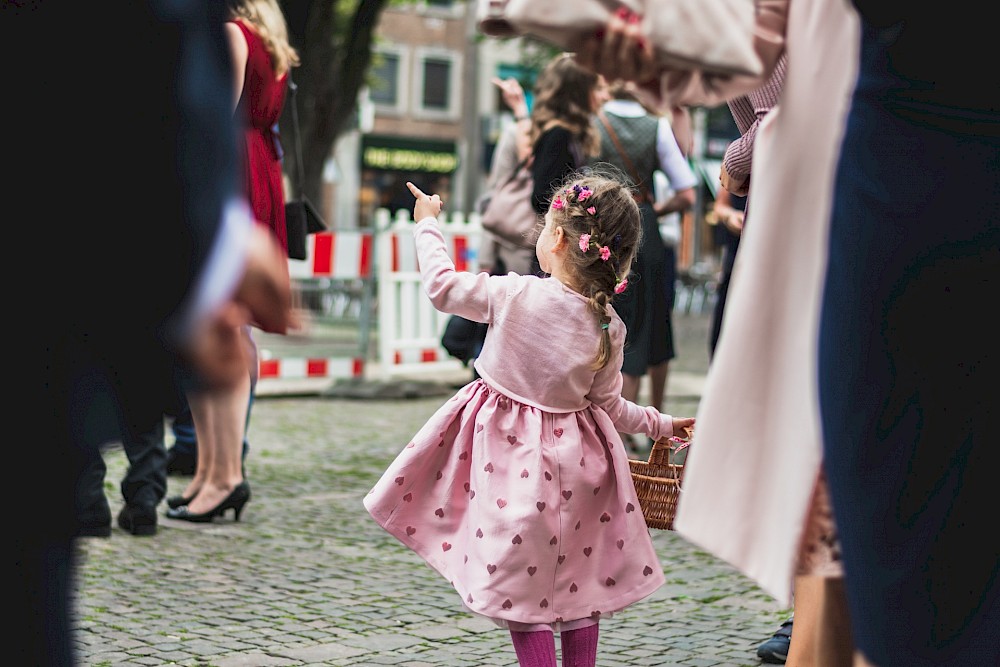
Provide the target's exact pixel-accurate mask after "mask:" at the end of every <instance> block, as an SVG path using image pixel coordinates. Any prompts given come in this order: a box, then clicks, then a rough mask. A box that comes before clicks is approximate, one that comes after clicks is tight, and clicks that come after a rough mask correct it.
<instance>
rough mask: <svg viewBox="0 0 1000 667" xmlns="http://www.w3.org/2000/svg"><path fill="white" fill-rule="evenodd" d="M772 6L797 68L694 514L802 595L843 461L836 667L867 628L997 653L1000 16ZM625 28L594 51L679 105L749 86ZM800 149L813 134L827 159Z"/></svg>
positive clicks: (932, 666) (761, 147)
mask: <svg viewBox="0 0 1000 667" xmlns="http://www.w3.org/2000/svg"><path fill="white" fill-rule="evenodd" d="M756 9H757V11H756V14H755V21H756V26H755V28H754V32H753V37H754V40H755V45H756V48H757V52H758V54H759V55H760V56H761V59H762V61H763V62H764V64H765V67H764V70H765V75H766V74H767V72H768V71H769V69H770V68H771V67H773V63H774V61H775V59H776V57H777V55H778V54H779V53H780V51H781V50H783V49H784V48H785V47H786V46H787V48H788V53H789V58H788V70H787V74H786V78H785V85H784V88H783V91H782V100H781V109H780V113H777V114H771V115H770V116H769V118H768V119H766V120H765V122H764V125H763V126H762V128H761V133H760V134H759V135H758V138H757V143H756V146H755V152H754V162H755V165H754V171H755V173H756V174H757V176H756V177H755V179H756V182H755V184H754V186H753V192H752V195H751V206H752V207H753V212H752V215H753V222H752V223H751V224H750V225H749V226H747V228H746V229H745V230H744V234H743V239H742V240H741V244H740V245H741V247H740V255H739V257H738V260H737V264H736V267H735V275H734V281H733V285H732V287H731V292H730V296H729V302H728V304H727V310H728V312H729V313H730V315H732V316H730V315H727V317H726V323H725V327H726V329H725V331H726V334H725V335H724V336H723V337H722V338H721V339H720V341H719V347H718V349H717V352H716V356H715V358H714V360H713V363H712V366H711V367H710V369H709V378H708V383H707V386H706V390H705V395H704V398H703V400H702V402H701V404H700V406H699V413H698V420H699V425H700V426H701V429H700V430H699V441H698V442H697V443H695V445H694V446H693V447H692V450H691V451H692V454H691V456H689V457H688V467H687V469H686V471H685V496H684V498H683V500H682V502H681V503H680V505H679V508H678V515H677V522H676V526H677V530H678V532H679V533H680V534H681V535H682V536H684V537H685V538H687V539H690V540H692V541H694V542H696V543H698V544H699V545H701V546H703V547H705V548H707V549H708V550H709V551H710V552H712V553H715V554H716V555H720V556H722V557H723V558H726V559H727V560H729V561H730V562H733V563H734V564H736V565H737V566H738V567H739V568H740V569H742V570H743V571H746V572H749V573H750V574H751V575H752V576H753V577H754V578H755V579H757V580H758V581H759V582H762V583H763V584H765V587H766V588H768V589H769V590H772V591H774V592H777V593H778V594H779V596H780V597H782V598H787V594H788V591H789V588H790V585H791V577H790V575H791V574H792V573H793V572H796V568H799V570H798V571H799V572H801V567H802V566H803V564H807V563H808V560H809V555H810V554H809V553H808V552H802V551H800V547H801V546H802V545H803V544H804V543H807V540H806V542H803V539H802V538H803V533H804V532H805V527H806V525H807V524H806V523H805V522H803V518H804V517H807V516H809V508H810V507H813V508H815V504H814V503H813V502H811V501H809V500H808V499H813V498H814V493H815V491H817V490H818V487H817V484H816V481H817V480H819V479H820V474H821V472H825V474H826V477H827V480H828V483H829V493H830V499H831V501H832V506H833V513H834V516H835V517H836V525H837V531H838V538H839V545H840V549H841V553H842V560H843V566H844V577H843V578H842V579H835V580H831V582H830V586H831V590H835V589H836V588H839V587H842V589H843V596H844V599H846V605H847V610H848V611H849V618H850V621H849V624H848V623H844V625H843V627H842V628H840V630H841V631H840V632H839V633H838V635H839V637H840V646H838V647H836V649H835V650H834V651H832V653H833V654H834V655H831V656H830V660H831V661H830V663H829V664H838V665H839V664H843V660H842V658H841V656H840V650H842V649H843V648H844V646H845V645H846V643H847V638H848V637H850V638H851V641H852V642H853V644H854V646H855V647H856V649H857V650H856V651H854V652H853V663H854V664H855V665H878V666H879V667H891V666H895V665H899V666H901V667H902V666H905V667H959V666H966V665H996V664H1000V642H997V638H996V629H997V627H1000V582H998V581H997V575H998V571H1000V556H998V553H997V550H996V549H995V548H989V547H986V546H985V545H984V543H983V540H984V539H987V538H988V536H989V535H991V534H992V533H993V532H994V526H993V523H994V522H993V520H992V517H991V516H990V515H989V513H988V512H984V511H983V508H984V507H990V506H991V505H992V501H993V495H994V494H993V493H992V491H993V486H994V482H993V476H992V472H993V471H994V470H996V468H997V463H998V458H1000V454H998V453H997V447H996V443H997V442H998V441H1000V420H998V419H997V401H996V390H995V381H996V377H997V376H998V375H1000V363H998V359H1000V355H997V353H996V340H997V339H998V337H1000V324H998V323H997V322H996V321H995V318H993V319H987V320H984V319H983V317H982V310H981V307H982V303H984V302H985V300H986V299H988V298H989V296H990V295H992V294H994V293H995V292H996V291H997V289H998V288H1000V285H998V282H1000V226H998V225H997V224H996V220H997V218H998V216H1000V98H998V94H997V90H998V89H1000V88H998V85H997V83H998V81H997V74H996V73H995V72H987V73H984V78H985V80H983V78H981V77H969V76H968V70H969V67H970V65H971V66H975V64H977V63H981V62H988V61H989V60H990V59H991V58H992V38H993V33H992V29H991V27H990V26H988V25H986V24H987V22H984V21H983V20H982V17H981V15H980V10H979V7H978V6H974V5H973V4H972V3H968V2H964V3H961V2H960V3H958V4H956V5H950V6H949V7H948V11H947V12H942V11H940V8H939V7H935V6H929V5H921V4H918V3H904V2H899V1H894V2H871V1H869V0H853V2H850V3H847V2H842V1H840V0H837V1H835V0H790V1H788V2H766V3H759V5H758V6H757V8H756ZM606 35H607V38H606V39H605V40H604V41H603V43H601V42H600V41H599V40H596V39H595V40H593V43H591V44H589V45H588V46H587V47H585V52H584V53H583V54H582V55H583V59H584V60H585V61H586V62H587V63H589V66H591V67H594V68H595V69H596V70H597V71H601V72H602V73H604V74H605V75H606V76H607V75H608V72H607V70H608V69H610V70H613V71H615V72H617V73H618V74H619V75H621V76H626V77H627V78H630V79H632V80H635V81H644V82H645V81H649V82H650V83H651V84H652V85H651V86H649V87H647V88H646V90H647V91H648V92H649V93H650V94H651V95H652V96H654V97H657V98H659V99H660V101H661V102H662V101H663V100H664V98H665V97H666V98H677V97H680V98H683V101H687V102H690V101H691V98H692V97H700V98H701V99H702V101H706V100H711V99H714V100H719V99H720V98H724V97H725V96H727V95H730V94H732V95H736V94H740V93H742V92H745V90H744V89H743V86H744V85H746V84H748V83H749V82H746V81H741V80H736V79H733V80H729V81H725V80H713V78H712V77H709V76H706V75H704V73H702V72H696V73H694V74H691V73H678V72H671V73H669V75H667V76H660V75H661V74H662V73H663V72H662V70H661V68H659V67H657V66H655V65H654V63H653V58H652V54H651V51H650V50H649V49H648V47H647V46H645V45H643V43H642V42H641V40H640V39H638V37H639V35H638V33H637V30H636V26H631V27H630V26H629V25H628V24H626V22H625V21H622V20H617V19H616V20H615V21H614V22H613V23H612V25H609V26H608V28H607V31H606ZM609 63H610V64H609ZM751 85H752V84H751ZM789 145H808V146H809V147H810V152H809V155H808V160H801V159H800V158H799V157H798V156H797V155H796V154H795V153H794V152H788V151H787V150H782V147H785V146H789ZM789 192H792V193H794V196H792V197H789ZM765 273H766V275H765ZM928 326H933V327H934V333H933V335H932V336H929V335H920V334H919V332H920V331H922V330H925V329H926V328H927V327H928ZM730 327H732V328H730ZM738 328H743V329H744V330H743V331H740V332H737V329H738ZM733 341H736V342H735V343H733ZM748 341H753V342H756V343H758V348H759V349H758V350H756V353H755V354H750V353H748V351H747V349H746V343H747V342H748ZM737 357H741V358H737ZM753 360H758V361H756V362H754V361H753ZM762 408H763V409H766V413H768V414H771V413H773V414H781V415H783V416H782V418H781V422H780V423H779V424H776V428H775V429H773V431H771V432H769V433H767V436H766V437H767V439H766V440H765V439H763V438H758V437H751V438H749V439H748V438H745V437H744V438H743V439H742V441H741V447H740V448H738V449H739V450H740V452H739V453H738V454H736V455H732V453H731V452H732V450H733V447H732V441H733V437H732V436H733V435H734V433H735V431H737V430H741V431H742V430H743V429H738V426H737V425H738V424H741V423H743V422H744V420H745V419H746V418H748V417H749V418H752V417H750V416H751V415H753V416H756V417H759V415H760V414H761V413H762ZM772 411H773V412H772ZM744 435H745V434H744ZM803 443H804V444H805V445H806V446H803ZM723 447H724V448H725V449H726V450H728V452H729V455H728V458H727V459H725V460H721V459H719V458H718V456H715V455H714V454H717V453H718V451H719V450H721V449H722V448H723ZM720 464H721V467H720ZM765 478H767V479H780V480H782V484H780V485H762V484H761V483H760V481H761V479H765ZM774 487H781V488H780V489H777V488H774ZM720 489H724V492H720ZM793 492H794V493H793ZM729 510H732V511H729ZM747 525H752V526H753V530H752V531H748V530H746V526H747ZM796 589H797V590H798V589H799V583H798V581H796ZM831 599H832V598H831ZM848 660H851V657H848Z"/></svg>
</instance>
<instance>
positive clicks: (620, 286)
mask: <svg viewBox="0 0 1000 667" xmlns="http://www.w3.org/2000/svg"><path fill="white" fill-rule="evenodd" d="M626 287H628V278H622V279H621V280H619V281H618V282H617V283H616V284H615V294H621V293H622V292H624V291H625V288H626Z"/></svg>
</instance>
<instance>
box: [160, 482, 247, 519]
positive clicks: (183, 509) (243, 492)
mask: <svg viewBox="0 0 1000 667" xmlns="http://www.w3.org/2000/svg"><path fill="white" fill-rule="evenodd" d="M248 500H250V485H249V484H247V483H246V480H244V481H242V482H240V483H239V484H237V485H236V488H234V489H233V490H232V491H231V492H230V493H229V495H228V496H226V497H225V499H223V501H222V502H221V503H219V504H218V505H216V506H215V507H213V508H212V509H210V510H208V511H207V512H202V513H201V514H192V513H191V512H190V511H189V510H188V508H187V505H181V506H180V507H175V508H172V509H168V510H167V518H169V519H180V520H181V521H190V522H192V523H211V521H212V519H214V518H215V517H217V516H225V514H226V510H228V509H231V510H233V512H234V514H235V516H234V518H233V521H239V520H240V514H242V513H243V506H244V505H246V504H247V501H248Z"/></svg>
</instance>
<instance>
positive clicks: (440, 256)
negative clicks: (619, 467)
mask: <svg viewBox="0 0 1000 667" xmlns="http://www.w3.org/2000/svg"><path fill="white" fill-rule="evenodd" d="M413 234H414V239H415V241H416V248H417V262H418V265H419V268H420V277H421V280H422V281H423V287H424V291H425V292H426V293H427V296H428V297H429V298H430V300H431V303H433V304H434V307H435V308H437V309H438V310H439V311H442V312H445V313H454V314H457V315H461V316H462V317H465V318H467V319H470V320H475V321H477V322H487V323H489V324H490V328H489V332H488V333H487V334H486V343H485V345H484V346H483V351H482V353H481V354H480V356H479V358H478V359H477V360H476V371H478V373H479V375H480V376H481V377H482V378H483V380H485V381H486V382H487V383H488V384H489V385H490V386H492V387H493V388H494V389H496V390H498V391H500V392H502V393H504V394H506V395H507V396H509V397H511V398H512V399H514V400H516V401H519V402H521V403H526V404H528V405H532V406H534V407H537V408H539V409H540V410H544V411H546V412H555V413H565V412H576V411H578V410H583V409H586V408H588V407H590V406H591V405H593V406H595V407H598V408H600V409H602V410H603V411H604V412H606V413H607V415H608V417H610V419H611V421H612V422H614V424H615V427H616V428H617V429H618V431H620V432H622V433H645V434H646V435H648V436H649V437H650V438H653V439H654V440H657V439H659V438H661V437H665V436H671V435H673V422H672V418H671V417H670V416H669V415H663V414H661V413H660V412H659V410H657V409H656V408H654V407H640V406H638V405H636V404H635V403H632V402H631V401H628V400H625V399H624V398H622V396H621V389H622V375H621V365H622V356H623V346H624V343H625V324H624V323H623V322H622V320H621V318H620V317H618V314H617V313H615V312H614V309H612V310H611V323H610V325H609V327H608V330H609V332H610V334H611V343H612V349H613V354H612V357H611V360H610V361H609V362H608V364H607V365H606V366H605V367H604V368H603V369H601V370H599V371H593V370H591V368H590V364H591V363H592V362H593V360H594V355H595V353H596V351H597V345H598V342H599V337H600V333H601V329H600V325H599V324H598V322H597V318H596V317H595V316H594V313H593V311H592V310H591V309H590V306H589V305H588V301H587V299H586V298H585V297H583V296H582V295H581V294H579V293H577V292H574V291H573V290H571V289H569V288H568V287H566V286H565V285H563V284H562V283H561V282H559V281H558V280H556V279H555V278H539V277H538V276H521V275H517V274H514V273H509V274H507V275H505V276H490V275H487V274H486V273H479V274H473V273H468V272H458V271H456V270H455V264H454V262H452V260H451V257H449V256H448V253H447V250H446V249H445V248H446V247H445V243H444V237H443V236H442V235H441V231H440V230H439V229H438V226H437V221H436V220H435V219H434V218H432V217H428V218H424V219H423V220H421V221H420V222H418V223H417V224H416V226H415V227H414V230H413Z"/></svg>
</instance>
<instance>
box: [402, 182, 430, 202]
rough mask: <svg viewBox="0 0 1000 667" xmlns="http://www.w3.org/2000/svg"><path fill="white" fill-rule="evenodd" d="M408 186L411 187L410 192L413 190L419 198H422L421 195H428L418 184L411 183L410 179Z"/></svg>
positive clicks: (414, 194)
mask: <svg viewBox="0 0 1000 667" xmlns="http://www.w3.org/2000/svg"><path fill="white" fill-rule="evenodd" d="M406 187H408V188H409V189H410V192H412V193H413V196H414V197H416V198H417V199H420V198H421V197H425V196H426V195H425V194H424V193H423V192H422V191H421V190H420V188H418V187H417V186H415V185H414V184H413V183H411V182H409V181H407V182H406Z"/></svg>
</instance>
